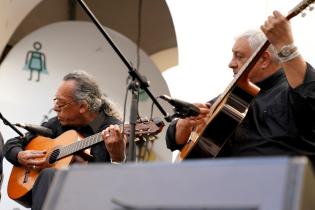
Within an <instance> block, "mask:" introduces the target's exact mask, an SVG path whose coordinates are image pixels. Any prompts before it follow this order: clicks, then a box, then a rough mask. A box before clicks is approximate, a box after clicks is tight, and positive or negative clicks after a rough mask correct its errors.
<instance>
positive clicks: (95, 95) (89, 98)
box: [63, 70, 121, 119]
mask: <svg viewBox="0 0 315 210" xmlns="http://www.w3.org/2000/svg"><path fill="white" fill-rule="evenodd" d="M63 80H64V81H69V80H74V81H76V87H75V90H74V93H73V97H74V99H75V100H85V101H86V102H87V104H88V108H89V111H91V112H99V111H100V110H102V109H103V110H104V111H105V113H106V114H107V115H109V116H113V117H116V118H118V119H121V115H120V112H119V111H118V109H117V108H116V107H115V105H114V103H113V102H112V101H110V100H109V99H108V98H106V97H105V96H104V95H103V94H102V93H101V91H100V88H99V86H98V84H97V83H96V80H95V79H94V78H93V77H92V76H91V75H89V74H88V73H87V72H85V71H82V70H80V71H74V72H72V73H68V74H67V75H66V76H64V78H63Z"/></svg>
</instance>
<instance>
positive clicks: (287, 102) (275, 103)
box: [166, 64, 315, 158]
mask: <svg viewBox="0 0 315 210" xmlns="http://www.w3.org/2000/svg"><path fill="white" fill-rule="evenodd" d="M256 85H257V86H258V87H260V89H261V90H260V92H259V94H258V95H257V96H256V97H255V98H254V100H253V103H252V104H251V105H250V107H249V109H248V112H247V115H246V117H245V118H244V120H243V121H242V122H241V124H240V126H239V127H238V128H237V129H236V131H235V132H234V134H233V135H232V137H231V138H230V139H229V140H228V143H227V144H226V146H225V147H224V148H223V150H221V152H220V153H219V155H218V156H268V155H308V156H309V157H310V158H313V156H315V134H314V131H313V128H314V127H315V120H314V119H315V118H314V117H315V72H314V69H313V67H312V66H310V65H309V64H308V65H307V70H306V75H305V79H304V82H303V84H301V85H300V86H298V87H296V88H294V89H293V88H291V87H290V86H289V84H288V81H287V79H286V76H285V74H284V71H283V69H280V70H279V71H277V72H276V73H275V74H273V75H272V76H270V77H269V78H267V79H265V80H264V81H262V82H260V83H257V84H256ZM222 126H224V125H222ZM175 128H176V121H174V122H172V123H171V124H170V126H169V128H168V130H167V134H166V140H167V146H168V148H169V149H171V150H176V149H181V148H182V146H183V145H177V144H176V143H175Z"/></svg>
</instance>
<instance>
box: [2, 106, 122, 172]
mask: <svg viewBox="0 0 315 210" xmlns="http://www.w3.org/2000/svg"><path fill="white" fill-rule="evenodd" d="M120 123H121V122H120V121H119V120H118V119H116V118H114V117H111V116H108V115H107V114H106V113H105V112H103V111H101V112H100V113H99V115H98V116H97V117H96V118H95V119H94V120H93V121H92V122H91V123H90V124H88V125H86V126H83V127H69V126H62V125H61V124H60V122H59V121H58V119H57V117H54V118H51V119H50V120H48V122H46V123H44V124H43V126H44V127H47V128H50V129H51V130H52V132H53V137H52V138H55V137H58V136H59V135H60V134H62V133H64V132H65V131H68V130H76V131H77V132H78V133H79V134H80V135H82V136H83V137H88V136H91V135H93V134H96V133H99V132H101V131H102V130H103V129H105V128H107V127H108V126H109V125H111V124H120ZM34 137H36V135H35V134H32V133H26V135H25V137H24V138H19V137H15V138H12V139H10V140H8V141H7V142H6V143H5V145H4V155H5V157H6V159H7V160H8V161H9V162H11V163H12V164H14V165H16V166H18V165H19V163H18V161H17V154H18V152H19V151H22V150H23V148H24V147H25V146H26V145H27V144H28V143H29V142H30V141H31V140H32V139H33V138H34ZM91 155H92V156H93V160H92V162H110V155H109V153H108V151H107V150H106V147H105V143H104V142H103V141H101V142H99V143H97V144H95V145H93V146H92V147H91ZM89 162H90V161H89Z"/></svg>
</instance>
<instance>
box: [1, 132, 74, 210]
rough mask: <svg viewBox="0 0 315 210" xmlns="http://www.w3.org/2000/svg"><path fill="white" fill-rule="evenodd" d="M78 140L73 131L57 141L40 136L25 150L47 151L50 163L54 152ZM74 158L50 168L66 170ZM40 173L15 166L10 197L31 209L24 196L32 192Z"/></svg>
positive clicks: (66, 159)
mask: <svg viewBox="0 0 315 210" xmlns="http://www.w3.org/2000/svg"><path fill="white" fill-rule="evenodd" d="M78 138H79V136H78V134H77V132H76V131H73V130H70V131H67V132H65V133H63V134H62V135H60V136H59V137H57V138H55V139H50V138H47V137H42V136H38V137H36V138H34V139H33V140H32V141H31V142H30V143H29V144H28V145H27V146H26V148H25V150H46V151H47V154H46V159H47V162H48V159H49V157H50V155H51V152H52V151H53V150H55V149H56V148H59V147H63V146H66V145H69V144H71V143H73V142H76V141H78ZM72 158H73V155H70V156H68V157H65V158H62V159H60V160H58V161H56V162H54V163H53V164H51V165H50V167H52V168H55V169H62V168H66V167H67V166H69V164H70V163H71V161H72ZM40 171H41V170H40V169H31V168H27V167H24V166H13V168H12V171H11V175H10V178H9V182H8V189H7V191H8V195H9V197H10V198H11V199H13V200H15V201H17V202H18V203H20V204H22V205H23V206H26V207H29V205H30V204H29V203H27V202H26V201H25V199H24V196H27V194H28V193H29V192H30V191H31V190H32V188H33V185H34V183H35V181H36V179H37V177H38V175H39V173H40Z"/></svg>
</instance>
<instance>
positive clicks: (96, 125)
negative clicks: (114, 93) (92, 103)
mask: <svg viewBox="0 0 315 210" xmlns="http://www.w3.org/2000/svg"><path fill="white" fill-rule="evenodd" d="M105 120H106V115H105V113H104V112H103V111H101V112H99V115H97V117H96V118H95V119H94V120H93V121H92V122H90V123H89V124H88V126H89V127H90V128H91V129H92V130H93V132H94V133H97V132H99V130H100V129H101V128H102V125H103V123H104V121H105Z"/></svg>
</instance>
